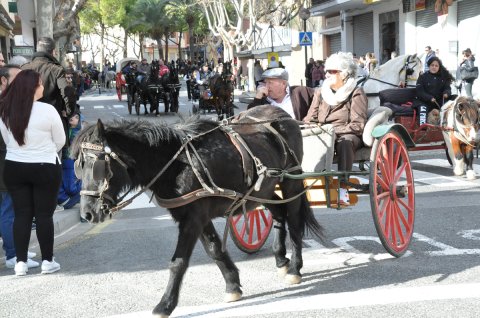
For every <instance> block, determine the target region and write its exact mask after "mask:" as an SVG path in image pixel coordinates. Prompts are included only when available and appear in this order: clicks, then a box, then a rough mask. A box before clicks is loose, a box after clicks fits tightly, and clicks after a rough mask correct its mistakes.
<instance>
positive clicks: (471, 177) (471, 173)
mask: <svg viewBox="0 0 480 318" xmlns="http://www.w3.org/2000/svg"><path fill="white" fill-rule="evenodd" d="M476 178H477V175H476V174H475V170H467V179H468V180H475V179H476Z"/></svg>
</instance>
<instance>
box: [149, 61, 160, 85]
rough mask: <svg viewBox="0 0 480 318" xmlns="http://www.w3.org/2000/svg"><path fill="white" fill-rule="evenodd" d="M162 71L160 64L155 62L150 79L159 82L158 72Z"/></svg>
mask: <svg viewBox="0 0 480 318" xmlns="http://www.w3.org/2000/svg"><path fill="white" fill-rule="evenodd" d="M159 69H160V64H159V63H158V60H153V61H152V64H150V79H151V81H152V82H155V81H157V80H158V70H159Z"/></svg>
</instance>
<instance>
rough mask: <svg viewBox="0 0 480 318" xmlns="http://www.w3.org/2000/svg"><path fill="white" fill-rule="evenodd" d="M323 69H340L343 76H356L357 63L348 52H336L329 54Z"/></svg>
mask: <svg viewBox="0 0 480 318" xmlns="http://www.w3.org/2000/svg"><path fill="white" fill-rule="evenodd" d="M325 70H326V71H328V70H337V71H341V74H342V76H343V78H347V77H356V76H357V63H355V61H354V60H353V55H352V53H350V52H338V53H334V54H332V55H330V56H329V57H328V58H327V60H326V61H325Z"/></svg>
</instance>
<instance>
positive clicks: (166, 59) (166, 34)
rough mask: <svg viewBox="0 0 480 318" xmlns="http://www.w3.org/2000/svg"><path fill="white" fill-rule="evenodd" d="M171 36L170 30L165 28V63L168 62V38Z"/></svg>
mask: <svg viewBox="0 0 480 318" xmlns="http://www.w3.org/2000/svg"><path fill="white" fill-rule="evenodd" d="M169 37H170V32H169V31H168V29H166V30H165V64H167V63H168V42H169V41H168V39H169Z"/></svg>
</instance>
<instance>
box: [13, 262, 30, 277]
mask: <svg viewBox="0 0 480 318" xmlns="http://www.w3.org/2000/svg"><path fill="white" fill-rule="evenodd" d="M27 272H28V266H27V264H25V262H18V263H17V264H15V276H25V275H27Z"/></svg>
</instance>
